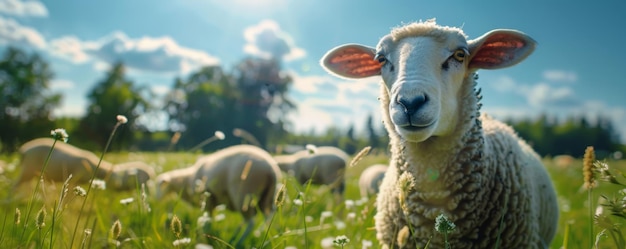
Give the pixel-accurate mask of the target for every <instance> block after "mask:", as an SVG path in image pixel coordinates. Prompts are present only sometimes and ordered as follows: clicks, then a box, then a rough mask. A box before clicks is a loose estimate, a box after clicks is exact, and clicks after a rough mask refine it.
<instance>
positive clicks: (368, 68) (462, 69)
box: [322, 20, 559, 248]
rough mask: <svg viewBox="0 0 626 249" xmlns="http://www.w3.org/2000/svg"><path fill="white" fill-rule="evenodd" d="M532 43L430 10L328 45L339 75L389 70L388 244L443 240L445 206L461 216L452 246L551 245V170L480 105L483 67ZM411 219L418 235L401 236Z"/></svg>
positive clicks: (506, 62) (384, 197)
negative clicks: (450, 23)
mask: <svg viewBox="0 0 626 249" xmlns="http://www.w3.org/2000/svg"><path fill="white" fill-rule="evenodd" d="M534 47H535V42H534V41H533V40H532V39H531V38H530V37H528V36H527V35H525V34H523V33H521V32H518V31H514V30H494V31H491V32H488V33H486V34H485V35H483V36H481V37H479V38H477V39H474V40H469V41H468V40H466V35H465V34H464V33H463V31H462V30H461V29H459V28H454V27H442V26H438V25H437V24H436V23H435V21H434V20H429V21H426V22H416V23H410V24H407V25H404V26H401V27H398V28H394V29H393V30H392V31H391V34H389V35H386V36H384V37H383V38H382V39H381V40H380V42H379V43H378V45H377V47H376V48H371V47H367V46H362V45H357V44H348V45H343V46H339V47H337V48H334V49H332V50H331V51H329V52H328V53H327V54H326V55H324V57H323V59H322V65H323V67H324V68H325V69H326V70H327V71H329V72H331V73H333V74H335V75H338V76H340V77H345V78H364V77H369V76H377V75H381V76H382V79H383V82H382V84H381V88H380V89H381V94H380V100H381V108H382V117H383V122H384V125H385V128H386V130H387V131H388V133H389V137H390V144H391V153H392V158H391V161H390V168H389V169H388V171H387V173H386V175H385V178H384V179H383V183H382V185H381V189H380V193H379V194H378V197H377V214H376V216H375V223H376V231H377V239H378V240H379V242H380V243H381V244H382V246H383V247H396V248H397V247H398V243H400V242H401V244H402V245H403V246H405V247H406V248H416V247H417V248H423V247H424V246H425V245H426V244H427V243H430V244H429V247H430V248H443V247H444V241H443V236H441V235H440V234H436V230H435V219H436V218H437V217H438V216H440V215H444V216H445V217H447V218H448V219H449V220H451V221H452V222H454V224H455V225H456V229H454V230H453V231H451V232H449V233H448V235H447V237H448V241H449V242H450V245H451V246H452V247H453V248H494V247H495V245H496V243H498V241H499V243H500V244H499V248H548V246H549V245H550V243H551V241H552V239H553V238H554V235H555V232H556V227H557V222H558V215H559V208H558V205H557V201H556V193H555V190H554V187H553V185H552V182H551V179H550V176H549V175H548V173H547V171H546V170H545V168H544V166H543V165H542V163H541V161H540V159H539V156H538V155H537V154H536V153H535V152H534V151H533V150H532V148H531V147H530V146H529V145H527V144H526V142H524V141H522V140H521V139H520V138H519V137H518V136H517V135H516V134H515V132H514V131H513V129H512V128H511V127H509V126H507V125H505V124H503V123H501V122H499V121H496V120H494V119H492V118H491V117H489V116H487V115H480V112H479V109H480V103H479V101H480V99H481V95H480V90H476V89H475V86H476V82H475V79H476V74H475V72H476V71H477V70H478V69H481V68H482V69H497V68H504V67H508V66H512V65H515V64H517V63H519V62H520V61H522V60H523V59H524V58H526V57H527V56H528V55H529V54H530V53H531V52H532V51H533V49H534ZM501 220H502V221H503V222H504V223H503V224H502V225H501V224H500V221H501ZM405 226H408V227H410V228H412V229H410V231H411V232H410V235H409V236H408V238H407V239H406V240H402V241H400V242H398V238H399V237H398V231H400V230H405V229H403V228H404V227H405Z"/></svg>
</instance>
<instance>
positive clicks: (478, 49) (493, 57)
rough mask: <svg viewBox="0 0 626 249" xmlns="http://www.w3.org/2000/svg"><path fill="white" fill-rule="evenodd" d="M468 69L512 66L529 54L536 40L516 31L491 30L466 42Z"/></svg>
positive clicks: (533, 48)
mask: <svg viewBox="0 0 626 249" xmlns="http://www.w3.org/2000/svg"><path fill="white" fill-rule="evenodd" d="M468 44H469V50H470V51H469V52H470V57H471V58H470V62H469V68H470V69H498V68H504V67H510V66H513V65H515V64H517V63H519V62H521V61H523V60H524V59H525V58H526V57H527V56H528V55H530V54H531V53H532V52H533V51H534V50H535V46H536V44H537V43H536V42H535V41H534V40H533V39H532V38H530V37H529V36H528V35H526V34H524V33H522V32H519V31H516V30H507V29H499V30H493V31H490V32H488V33H486V34H484V35H483V36H481V37H478V38H476V39H474V40H471V41H469V42H468Z"/></svg>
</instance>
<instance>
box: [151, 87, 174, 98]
mask: <svg viewBox="0 0 626 249" xmlns="http://www.w3.org/2000/svg"><path fill="white" fill-rule="evenodd" d="M151 89H152V92H153V93H155V94H156V95H158V96H164V95H165V94H167V93H169V92H170V91H171V90H172V89H171V88H170V87H169V86H163V85H159V86H152V87H151Z"/></svg>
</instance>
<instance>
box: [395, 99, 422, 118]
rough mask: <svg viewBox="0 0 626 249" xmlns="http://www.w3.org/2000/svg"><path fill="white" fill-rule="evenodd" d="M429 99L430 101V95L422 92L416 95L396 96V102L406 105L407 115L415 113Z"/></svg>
mask: <svg viewBox="0 0 626 249" xmlns="http://www.w3.org/2000/svg"><path fill="white" fill-rule="evenodd" d="M427 101H428V97H427V96H426V95H424V94H420V95H417V96H415V97H407V96H404V95H400V94H398V96H397V97H396V102H398V104H400V105H402V107H404V112H405V113H406V114H407V115H411V114H413V113H415V112H416V111H417V110H419V109H420V108H421V107H422V106H423V105H424V104H425V103H426V102H427Z"/></svg>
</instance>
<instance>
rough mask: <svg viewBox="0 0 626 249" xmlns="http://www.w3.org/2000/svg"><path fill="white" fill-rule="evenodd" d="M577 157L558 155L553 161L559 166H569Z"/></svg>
mask: <svg viewBox="0 0 626 249" xmlns="http://www.w3.org/2000/svg"><path fill="white" fill-rule="evenodd" d="M574 161H576V159H575V158H574V157H572V156H570V155H556V156H554V157H553V158H552V162H553V163H554V165H555V166H557V167H559V168H562V169H564V168H567V167H569V166H570V165H572V164H573V163H574Z"/></svg>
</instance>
